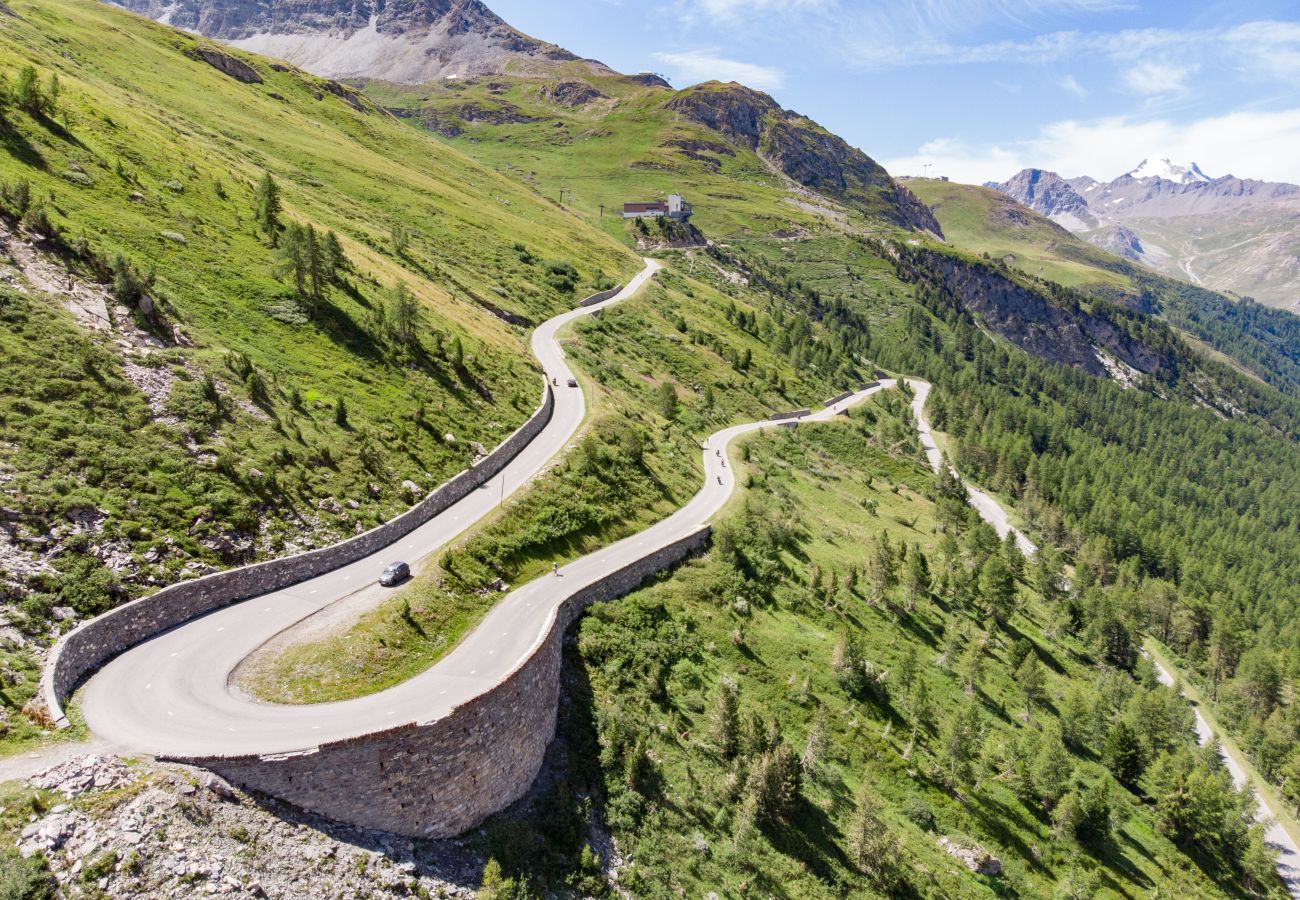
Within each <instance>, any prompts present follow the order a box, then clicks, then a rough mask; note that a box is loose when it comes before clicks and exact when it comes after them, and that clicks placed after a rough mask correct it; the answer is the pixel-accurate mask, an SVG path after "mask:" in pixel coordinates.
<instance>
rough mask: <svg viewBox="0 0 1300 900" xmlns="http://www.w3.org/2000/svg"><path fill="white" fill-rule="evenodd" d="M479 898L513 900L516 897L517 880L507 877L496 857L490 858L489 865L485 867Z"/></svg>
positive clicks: (481, 877) (483, 899)
mask: <svg viewBox="0 0 1300 900" xmlns="http://www.w3.org/2000/svg"><path fill="white" fill-rule="evenodd" d="M478 896H479V897H480V898H481V900H513V898H514V896H515V880H514V879H513V878H507V877H505V873H503V872H502V871H501V864H500V863H499V862H497V861H496V858H495V857H491V856H490V857H488V861H487V865H485V866H484V867H483V874H482V876H480V878H479V888H478Z"/></svg>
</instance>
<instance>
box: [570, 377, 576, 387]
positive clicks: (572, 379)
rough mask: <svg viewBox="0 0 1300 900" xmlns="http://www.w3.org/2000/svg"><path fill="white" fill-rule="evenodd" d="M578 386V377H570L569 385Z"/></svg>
mask: <svg viewBox="0 0 1300 900" xmlns="http://www.w3.org/2000/svg"><path fill="white" fill-rule="evenodd" d="M577 386H578V379H576V378H570V379H569V387H577Z"/></svg>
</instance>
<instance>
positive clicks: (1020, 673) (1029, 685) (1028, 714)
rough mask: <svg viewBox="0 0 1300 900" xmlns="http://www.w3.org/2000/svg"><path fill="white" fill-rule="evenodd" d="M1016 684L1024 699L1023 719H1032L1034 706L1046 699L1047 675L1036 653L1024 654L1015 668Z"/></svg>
mask: <svg viewBox="0 0 1300 900" xmlns="http://www.w3.org/2000/svg"><path fill="white" fill-rule="evenodd" d="M1016 686H1017V687H1018V688H1019V689H1020V696H1021V697H1023V698H1024V700H1025V719H1026V720H1029V719H1033V717H1034V707H1035V706H1036V705H1038V704H1040V703H1042V702H1043V701H1044V700H1046V699H1047V676H1046V675H1045V673H1044V672H1043V664H1042V663H1040V662H1039V661H1038V655H1037V654H1035V653H1030V654H1029V655H1028V656H1026V657H1025V661H1024V662H1023V663H1021V664H1020V668H1018V669H1017V670H1016Z"/></svg>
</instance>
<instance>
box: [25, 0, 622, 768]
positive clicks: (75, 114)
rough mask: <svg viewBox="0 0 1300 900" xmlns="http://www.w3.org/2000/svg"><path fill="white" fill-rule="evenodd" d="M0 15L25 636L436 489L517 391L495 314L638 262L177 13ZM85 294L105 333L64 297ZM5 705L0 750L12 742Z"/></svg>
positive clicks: (521, 374)
mask: <svg viewBox="0 0 1300 900" xmlns="http://www.w3.org/2000/svg"><path fill="white" fill-rule="evenodd" d="M9 9H10V10H11V11H12V13H13V15H10V14H9V12H6V13H5V15H6V19H5V22H6V27H5V29H4V32H3V34H0V57H2V58H3V59H4V61H5V62H4V64H3V65H0V76H3V80H4V84H3V90H0V143H2V144H3V148H4V150H3V152H0V234H2V235H3V237H4V239H5V241H6V242H7V243H8V246H9V247H10V253H9V255H8V256H7V257H6V258H4V259H0V270H3V274H4V276H5V278H6V281H7V283H8V284H10V285H13V287H6V288H5V290H4V291H3V294H2V296H0V316H3V318H4V320H5V321H4V324H5V327H4V329H3V333H0V342H3V352H4V359H5V366H4V371H3V373H2V374H0V377H2V378H3V379H4V391H3V395H2V398H0V478H3V480H4V487H5V490H6V491H7V492H8V493H7V494H6V496H5V502H4V507H5V520H4V525H5V528H6V533H5V538H4V540H5V541H6V544H5V546H6V547H8V546H9V544H10V543H12V544H13V545H14V547H15V548H16V549H15V552H16V553H18V554H19V558H18V561H19V563H23V564H24V565H23V566H21V567H19V568H18V569H16V570H15V572H14V573H13V574H14V577H13V578H9V577H6V579H5V581H4V585H3V587H2V588H0V590H3V591H4V592H5V593H4V595H5V597H6V599H8V600H11V601H12V602H13V605H14V606H15V607H16V608H17V610H16V611H7V612H6V618H7V619H9V620H10V621H11V622H12V624H15V625H17V626H19V627H21V628H22V629H23V630H24V631H25V632H26V634H27V636H28V639H30V640H38V639H44V638H45V637H46V636H47V635H48V634H49V626H50V623H51V621H52V618H51V610H52V609H54V608H61V607H70V608H72V610H73V612H74V613H75V615H76V616H78V617H81V616H86V615H90V614H93V613H95V612H99V611H102V610H103V609H106V608H108V607H110V606H112V605H114V604H116V603H120V602H122V601H123V600H125V599H128V598H130V597H133V596H138V595H140V594H141V593H144V592H147V591H149V590H153V589H156V588H157V587H158V586H161V585H163V584H167V583H171V582H173V581H175V580H177V579H179V578H185V577H192V576H194V575H196V574H201V573H203V572H205V571H210V570H211V569H212V568H219V567H224V566H230V565H235V564H242V563H246V562H250V561H252V560H255V559H259V558H266V557H269V556H273V555H281V554H284V553H286V552H292V551H294V550H297V549H302V548H304V547H308V546H319V545H322V544H325V543H328V542H331V541H333V540H337V539H338V538H340V537H343V536H346V535H350V534H353V533H354V532H355V531H356V530H357V529H358V528H367V527H370V526H373V525H375V524H377V523H378V522H380V521H382V520H384V519H387V518H389V517H391V516H392V515H394V514H395V513H397V512H399V511H400V510H402V509H403V508H405V506H406V505H407V504H408V503H409V502H410V499H411V498H410V497H409V496H407V493H406V492H405V491H404V490H403V489H402V488H401V484H402V482H403V481H405V480H408V479H409V480H411V481H414V482H415V483H416V484H417V485H419V486H420V487H421V488H423V489H428V488H431V487H432V486H433V485H435V484H437V483H439V482H441V481H443V480H444V479H445V478H447V477H449V476H450V475H451V474H453V473H454V472H457V471H459V470H461V469H463V468H464V467H465V466H466V465H467V464H468V463H469V462H470V461H471V459H472V458H473V450H472V446H473V445H474V444H476V443H477V444H481V445H483V446H486V447H489V448H490V447H492V446H494V445H495V444H497V443H498V442H499V441H500V440H501V439H503V438H504V437H505V436H507V435H508V434H509V433H510V432H511V431H512V430H513V429H514V428H515V427H517V426H518V424H519V423H520V422H522V421H523V420H524V418H525V417H527V416H528V415H529V414H530V413H531V411H532V409H533V406H534V404H535V402H536V398H537V375H536V372H535V369H534V367H533V363H532V361H531V359H530V358H529V356H528V354H527V336H528V332H529V327H528V325H527V324H520V325H511V324H508V323H507V322H505V321H503V320H502V318H501V317H502V316H508V317H510V318H511V319H512V320H513V321H515V322H524V323H528V322H536V321H539V320H541V319H542V318H545V317H547V316H550V315H553V314H554V313H556V312H558V311H559V310H561V309H564V308H567V307H569V306H570V305H572V303H573V297H574V295H575V294H577V295H581V294H582V293H583V292H586V291H591V290H595V289H596V288H597V287H598V286H604V285H607V284H609V283H611V282H612V281H615V280H625V279H626V278H627V277H628V276H630V275H631V274H632V273H633V272H635V271H636V270H637V269H638V268H639V261H638V260H637V258H636V257H635V255H634V254H632V253H631V252H629V251H628V250H627V249H626V248H624V247H621V246H620V245H619V244H618V243H617V242H615V241H613V240H611V239H610V238H609V237H607V236H605V235H602V234H600V233H599V231H597V230H596V229H593V228H591V227H589V226H587V225H585V224H584V223H582V222H581V221H579V220H578V219H576V218H574V217H573V216H571V215H569V214H567V213H565V212H564V211H562V210H559V209H557V208H556V207H555V206H554V205H553V204H551V203H549V202H547V201H545V200H543V199H542V198H541V197H539V196H538V195H537V194H536V193H535V192H534V191H533V190H532V189H531V188H530V187H528V186H524V185H520V184H518V183H517V182H515V181H513V180H511V179H509V178H504V177H501V176H499V175H497V174H494V173H493V172H491V171H490V170H488V169H486V168H484V167H483V166H481V165H479V164H477V163H475V162H473V161H471V160H470V159H469V158H467V157H466V156H464V155H463V154H461V153H460V152H458V151H455V150H452V149H449V148H447V147H444V146H442V145H440V144H438V143H437V142H436V141H435V140H433V139H432V138H431V137H430V136H428V135H423V134H420V133H419V132H416V131H414V130H412V129H410V128H407V127H405V126H403V125H401V124H400V123H398V122H395V121H393V120H392V118H391V117H388V116H386V115H384V114H383V113H382V112H380V111H378V110H376V109H374V108H373V107H371V106H369V105H367V104H366V103H365V102H364V101H361V100H357V101H356V106H355V107H354V105H353V104H351V103H349V102H346V101H345V99H344V98H341V97H339V96H337V95H336V94H334V93H332V92H331V91H329V90H326V88H325V85H324V83H323V82H322V81H321V79H318V78H314V77H312V76H308V75H306V74H304V73H301V72H297V71H281V69H280V68H272V67H271V66H270V65H269V64H268V63H266V62H265V61H264V60H258V59H255V58H251V57H250V58H247V60H248V61H249V63H250V64H251V65H252V66H253V67H254V68H255V69H257V70H258V71H259V73H260V74H261V77H262V79H263V81H262V82H261V83H260V84H244V83H242V82H239V81H237V80H235V79H233V78H231V77H229V76H227V75H225V74H223V73H222V72H221V71H219V70H217V69H216V68H214V67H212V66H210V65H208V64H207V63H205V62H203V61H202V60H201V59H198V58H196V56H195V54H194V50H195V48H196V47H197V46H198V45H199V44H200V43H201V42H200V41H199V40H198V39H197V38H195V37H194V36H192V35H188V34H183V33H180V32H176V31H173V30H171V29H168V28H164V27H162V26H158V25H155V24H153V23H150V22H147V21H145V20H143V19H140V18H138V17H136V16H131V15H128V14H126V13H124V12H123V11H121V10H119V9H115V8H113V7H112V6H110V5H106V4H100V3H95V2H89V0H55V2H49V3H47V2H40V3H36V2H18V3H15V4H11V6H10V7H9ZM395 232H400V233H402V234H403V235H405V240H404V241H403V242H402V246H401V247H400V248H397V247H394V246H392V244H391V241H390V235H391V234H393V233H395ZM520 246H522V247H525V248H528V250H527V251H526V252H525V253H522V254H521V253H520V252H518V251H517V250H516V247H520ZM541 259H546V260H550V261H552V262H551V263H550V268H552V269H555V270H557V271H561V272H562V273H563V275H564V284H563V285H559V284H555V283H553V278H552V275H551V274H550V273H549V271H548V267H547V266H544V265H543V264H542V263H540V262H539V261H538V260H541ZM70 292H74V293H75V295H76V296H75V300H74V299H71V298H70V296H69V293H70ZM101 297H102V298H104V300H105V301H106V304H107V310H106V312H107V314H108V320H109V321H104V319H103V316H102V313H95V316H97V318H95V319H94V324H95V325H97V326H98V329H96V328H91V327H89V326H88V324H87V322H88V314H87V313H85V312H83V311H81V310H79V309H74V310H73V312H74V313H76V315H73V314H71V313H70V312H68V311H65V308H67V307H72V306H74V305H75V306H77V307H87V306H88V307H89V308H90V309H92V310H93V309H95V308H96V304H97V303H98V301H99V298H101ZM448 435H451V436H452V439H450V440H449V439H448V438H447V436H448ZM47 555H48V556H49V560H48V562H49V565H48V567H46V568H44V569H43V570H41V571H38V572H35V573H34V574H28V572H27V567H26V565H25V563H26V561H27V560H32V561H33V562H32V565H33V566H36V562H35V560H36V559H37V558H39V557H43V556H47ZM38 568H39V567H38ZM6 569H9V567H8V566H6ZM19 573H21V574H19ZM10 574H11V572H9V571H6V575H7V576H8V575H10ZM24 652H26V651H24ZM6 664H8V663H6ZM17 665H18V662H17V661H16V662H14V663H13V666H17ZM33 683H34V682H33V681H31V680H27V679H23V680H21V682H20V683H19V684H17V685H11V686H9V687H7V688H6V698H7V699H6V701H5V702H6V705H7V706H9V707H10V708H13V709H16V708H18V707H21V706H23V705H24V704H25V703H26V702H27V701H28V700H29V699H30V697H31V690H32V687H33ZM15 718H16V717H15ZM11 728H12V732H11V737H10V738H6V739H0V747H4V748H5V749H9V748H10V747H12V746H14V745H15V741H18V740H27V739H28V737H30V735H29V734H28V728H27V725H26V723H16V722H15V723H14V724H13V725H12V726H11Z"/></svg>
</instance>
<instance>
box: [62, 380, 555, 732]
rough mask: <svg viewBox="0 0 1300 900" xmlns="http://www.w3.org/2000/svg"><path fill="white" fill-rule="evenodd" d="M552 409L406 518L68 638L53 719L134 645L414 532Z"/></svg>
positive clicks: (112, 614)
mask: <svg viewBox="0 0 1300 900" xmlns="http://www.w3.org/2000/svg"><path fill="white" fill-rule="evenodd" d="M554 410H555V395H554V394H553V393H552V392H551V388H550V386H549V385H548V386H546V387H545V388H544V389H543V394H542V404H541V406H539V407H538V408H537V410H536V411H535V412H534V413H533V415H532V417H531V418H529V419H528V421H527V422H525V423H524V424H523V425H522V426H520V428H519V430H518V431H516V432H515V433H514V434H512V435H510V437H508V438H506V439H505V440H504V441H503V442H502V443H501V444H500V445H499V446H498V447H497V448H496V449H495V450H493V451H492V452H491V453H490V454H488V455H487V456H486V457H484V458H483V459H482V460H481V461H480V462H479V463H478V465H476V466H474V467H472V468H469V469H466V470H464V471H463V472H461V473H459V474H458V475H456V476H455V477H454V478H452V479H451V480H450V481H448V482H446V483H444V484H443V485H441V486H440V487H438V488H436V489H435V490H434V491H433V492H432V493H430V494H429V496H428V497H426V498H425V499H424V500H422V501H420V502H419V503H417V504H416V505H415V506H413V507H411V508H410V509H409V510H407V511H406V512H404V513H403V514H402V515H400V516H398V517H397V518H395V519H392V520H390V521H388V522H385V523H384V524H383V525H380V526H378V527H376V528H372V529H371V530H370V531H367V532H365V533H364V534H359V535H357V536H356V537H354V538H349V539H348V540H346V541H343V542H341V543H338V544H335V545H333V546H332V547H323V548H321V549H319V550H310V551H308V552H306V553H299V554H297V555H295V556H289V557H285V558H283V559H274V560H269V561H267V562H263V563H257V564H255V565H251V566H245V567H243V568H239V569H231V570H228V571H225V572H217V573H214V574H212V575H206V576H204V577H203V578H196V579H193V580H191V581H183V582H181V583H179V584H174V585H171V586H170V587H166V588H163V589H162V590H161V591H158V592H157V593H156V594H151V595H149V596H148V597H143V598H141V599H139V600H135V601H132V602H131V603H127V604H124V605H122V606H119V607H117V608H116V609H113V610H110V611H109V612H106V613H104V614H103V615H100V616H97V617H95V618H93V619H90V620H89V621H87V622H85V623H83V624H82V625H80V626H79V627H77V628H76V629H74V630H72V631H70V632H68V634H67V635H65V636H64V637H63V639H62V640H60V641H59V642H58V643H57V644H56V645H55V646H54V649H53V650H52V651H51V653H50V658H49V660H48V661H47V662H46V665H45V671H44V673H43V675H42V680H41V696H42V699H43V700H44V701H45V705H46V707H47V708H48V709H49V712H50V715H51V717H52V718H54V720H55V721H56V722H57V723H58V724H59V725H60V727H66V726H67V724H68V722H67V718H66V716H65V715H64V712H63V702H64V701H65V700H66V699H67V698H68V695H69V694H71V693H72V691H73V689H74V688H75V687H76V686H77V684H78V683H80V682H81V680H82V679H83V678H85V677H86V676H87V675H88V674H90V673H91V672H92V671H94V670H95V669H97V668H99V667H100V666H101V665H103V664H104V663H105V662H107V661H108V660H110V659H112V658H113V657H114V656H117V655H118V654H119V653H122V652H123V651H125V650H128V649H130V648H131V647H134V646H135V645H136V644H139V643H142V642H143V641H146V640H148V639H149V638H151V637H153V636H154V635H157V634H160V633H162V632H164V631H166V630H167V629H169V628H174V627H175V626H177V625H180V624H182V623H184V622H188V621H189V620H191V619H194V618H197V617H198V616H201V615H203V614H205V613H209V612H212V611H213V610H215V609H220V608H221V607H223V606H228V605H230V604H232V603H237V602H239V601H241V600H247V599H249V598H250V597H256V596H258V595H260V594H265V593H268V592H270V591H277V590H280V589H282V588H286V587H289V586H291V585H294V584H298V583H299V582H302V581H306V580H307V579H309V578H315V577H317V576H319V575H323V574H325V573H326V572H331V571H333V570H335V569H338V568H340V567H342V566H346V565H350V564H351V563H354V562H356V561H357V560H359V559H364V558H365V557H367V556H369V555H370V554H372V553H376V552H378V551H379V550H382V549H384V548H385V547H387V546H389V545H390V544H392V543H393V542H395V541H397V540H399V539H400V538H402V537H404V536H405V535H407V534H409V533H410V532H412V531H414V530H415V529H416V528H418V527H420V526H421V525H423V524H425V523H426V522H428V521H429V520H430V519H432V518H433V517H434V516H436V515H438V514H439V513H441V512H442V511H443V510H445V509H447V507H449V506H451V505H452V504H454V503H456V502H457V501H459V500H461V499H462V498H463V497H465V496H466V495H467V494H469V493H470V492H471V491H473V490H475V489H477V488H478V487H479V486H480V485H482V484H483V483H484V482H486V481H488V480H489V479H491V478H492V477H493V476H495V475H496V474H497V473H498V472H500V471H501V470H502V469H503V468H505V466H506V465H507V464H508V463H509V462H510V460H512V459H514V457H515V456H516V455H517V454H518V453H519V451H520V450H522V449H523V448H524V447H526V446H527V445H528V444H529V443H530V442H531V441H532V440H533V438H535V437H536V436H537V434H538V433H539V432H540V431H541V430H542V429H543V428H545V427H546V424H547V423H548V422H550V420H551V415H552V413H553V412H554Z"/></svg>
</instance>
